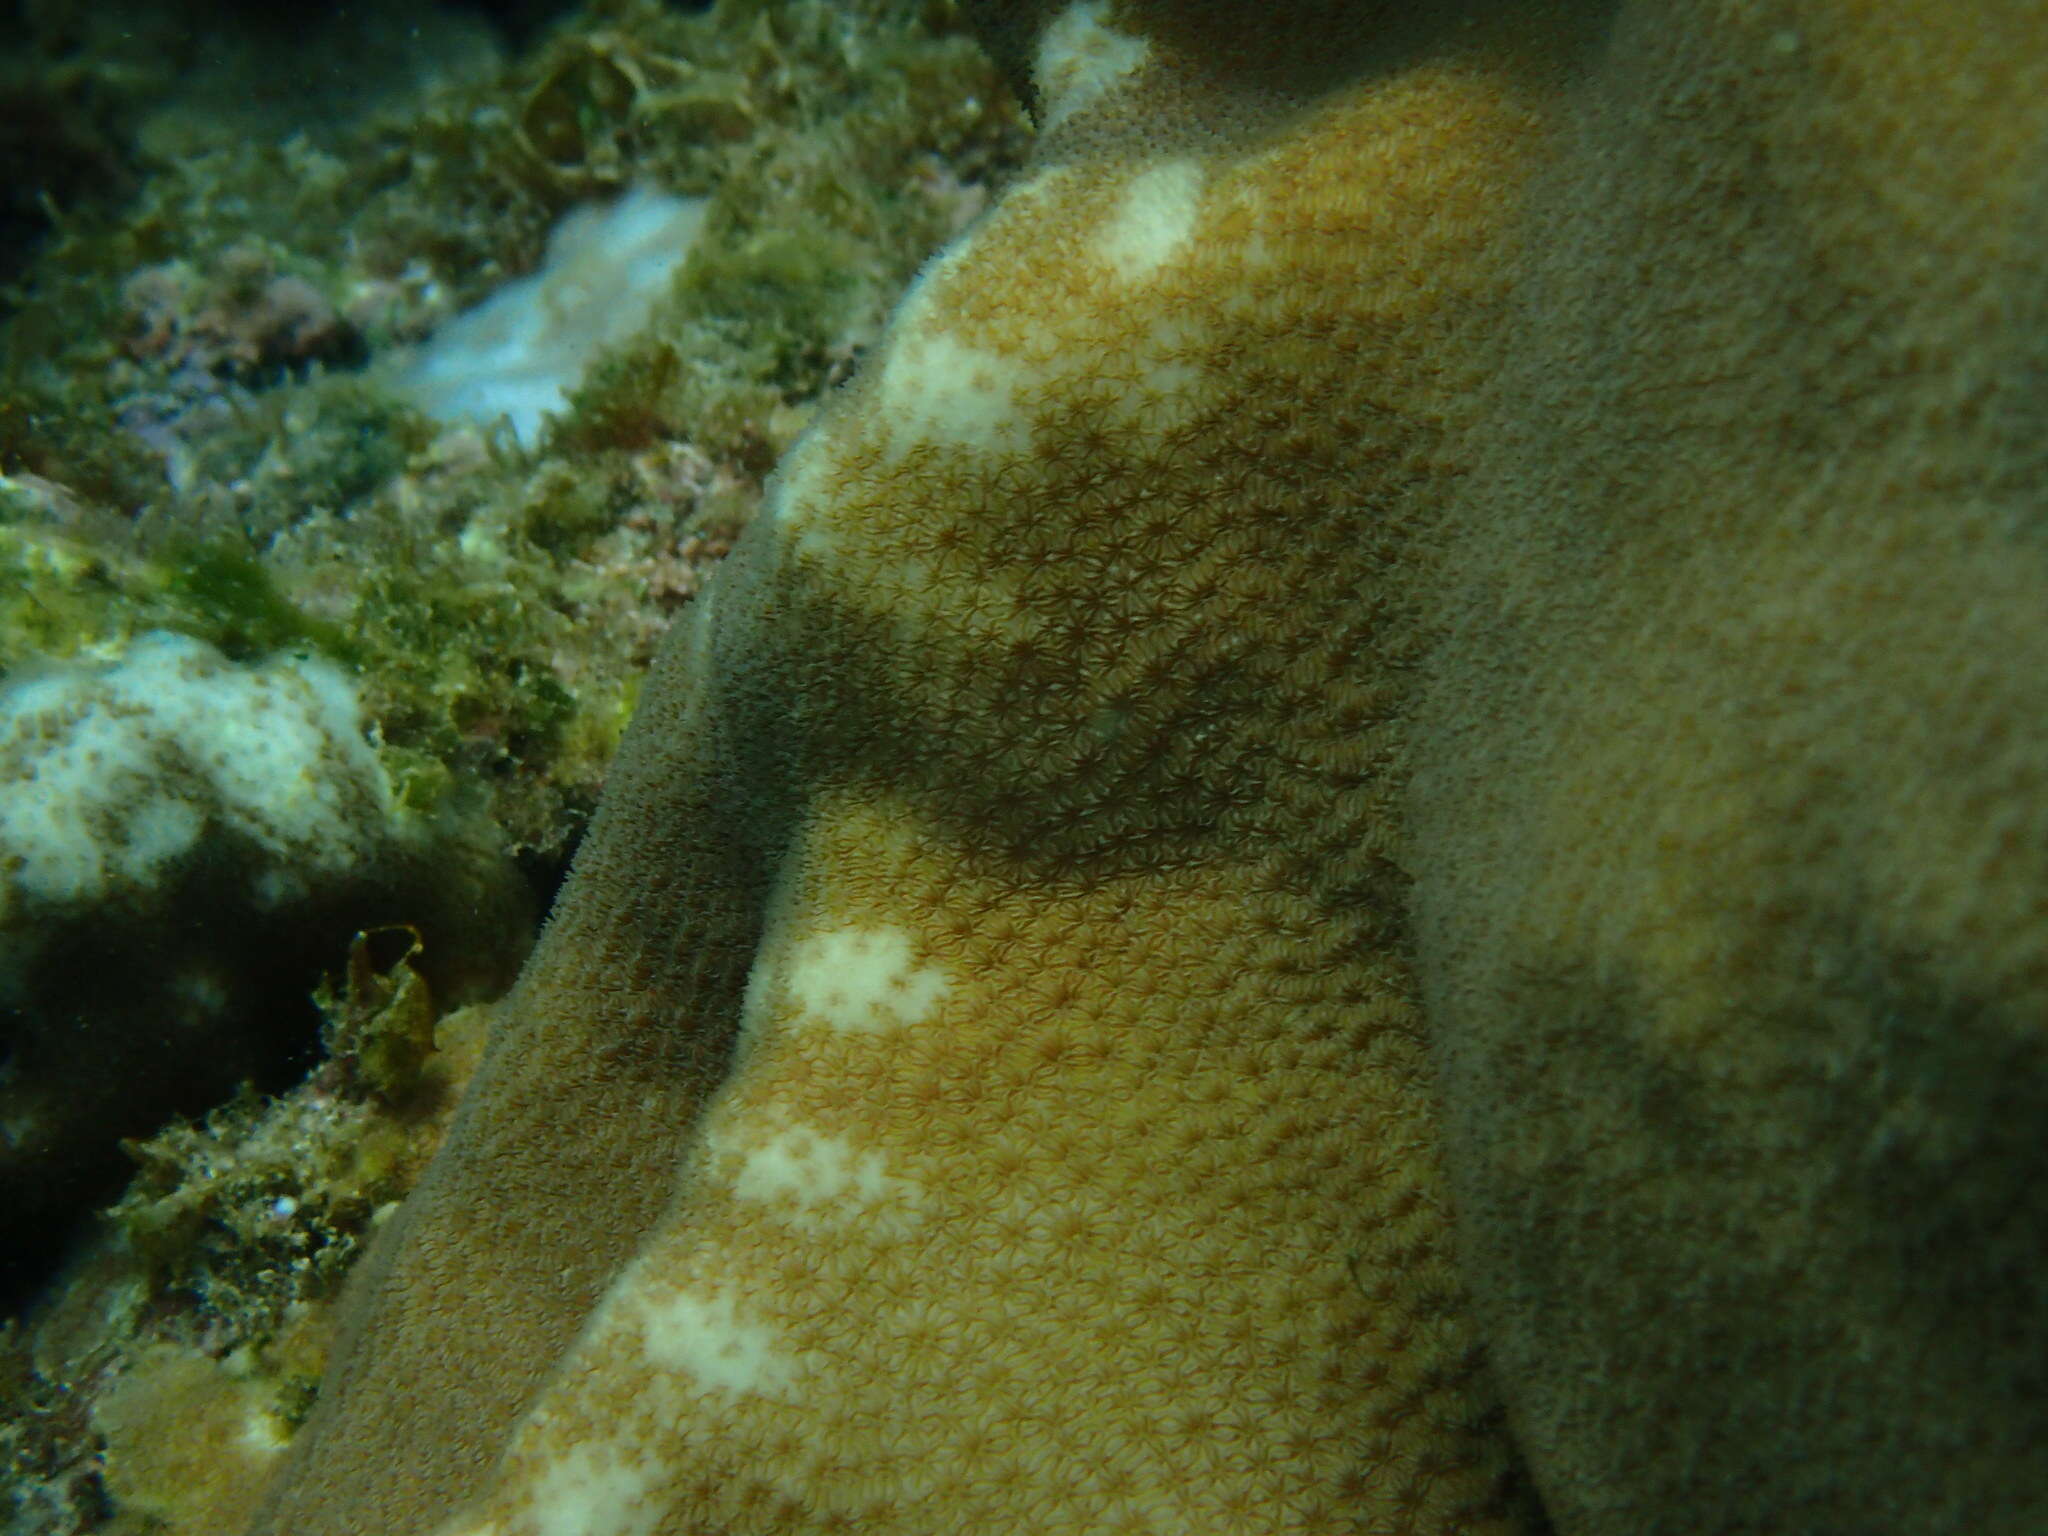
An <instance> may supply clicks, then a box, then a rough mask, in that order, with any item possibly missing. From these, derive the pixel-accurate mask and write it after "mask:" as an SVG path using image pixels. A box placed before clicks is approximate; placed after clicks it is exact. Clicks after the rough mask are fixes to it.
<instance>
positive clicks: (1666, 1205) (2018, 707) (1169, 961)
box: [256, 0, 2048, 1536]
mask: <svg viewBox="0 0 2048 1536" xmlns="http://www.w3.org/2000/svg"><path fill="white" fill-rule="evenodd" d="M1004 9H1005V10H1006V12H1008V14H1006V15H1005V16H1004V17H1002V18H999V20H1000V21H1001V22H1002V23H1003V24H1002V25H999V26H998V27H997V28H996V41H997V44H998V46H1008V47H1009V48H1010V49H1011V50H1012V51H1013V52H1014V53H1017V54H1019V55H1020V56H1023V57H1026V58H1027V60H1028V64H1029V67H1030V70H1031V73H1032V76H1033V78H1034V80H1035V89H1036V93H1037V94H1036V109H1037V113H1038V116H1039V120H1040V122H1041V125H1042V127H1043V129H1044V135H1043V139H1042V142H1041V147H1040V151H1039V157H1038V160H1037V162H1036V165H1035V167H1034V169H1033V170H1032V172H1031V173H1030V174H1028V175H1027V176H1026V177H1024V178H1023V179H1021V180H1020V181H1019V182H1018V183H1017V184H1015V185H1014V186H1013V187H1012V188H1011V189H1010V190H1009V191H1008V193H1007V194H1006V195H1005V196H1004V197H1003V198H1002V200H1001V201H1000V202H999V203H998V204H997V206H996V207H995V208H994V209H993V210H992V211H991V212H990V214H989V215H988V216H987V217H986V218H985V219H983V220H982V221H981V222H980V223H979V224H978V225H977V226H976V227H975V228H973V229H972V230H971V231H970V232H969V233H968V234H967V235H966V236H964V237H963V238H962V239H961V240H960V241H959V242H958V243H957V244H956V245H955V246H954V247H953V248H952V249H951V250H949V251H948V252H947V253H946V254H945V255H944V256H942V257H941V258H940V259H938V260H937V261H935V262H934V263H933V264H932V265H931V266H930V267H929V268H928V269H927V270H926V271H925V272H924V274H923V275H922V276H921V278H920V279H919V281H918V283H917V284H916V286H915V288H914V289H913V290H912V292H911V293H910V295H909V296H908V297H907V298H906V299H905V300H904V302H903V304H902V306H901V308H900V309H899V311H898V313H897V315H896V317H895V320H894V322H893V325H892V327H891V329H890V332H889V335H888V337H887V339H886V342H885V344H884V345H883V346H882V347H881V349H880V350H879V352H878V354H877V355H875V356H873V357H871V358H870V359H869V360H868V361H867V363H866V365H865V367H864V369H863V371H862V373H861V375H860V377H859V379H858V380H857V381H856V382H855V384H854V385H853V386H852V387H850V388H849V389H848V390H847V391H846V392H845V393H844V395H843V396H842V397H841V398H840V399H838V400H837V401H836V402H835V404H834V405H833V406H832V407H831V408H830V409H829V410H828V411H827V412H826V413H825V415H824V417H823V418H822V420H821V421H820V422H819V424H818V425H817V426H816V427H815V428H814V429H813V430H812V431H811V432H810V433H809V434H808V435H807V436H806V437H805V438H804V439H803V441H802V442H801V443H800V444H799V445H798V446H797V447H796V448H795V450H794V451H793V452H792V453H791V454H790V456H789V457H788V458H787V459H786V461H785V462H784V464H783V465H782V467H781V469H780V471H779V473H778V477H777V480H776V482H775V485H774V487H773V489H772V491H771V494H770V497H769V501H768V505H767V507H766V509H765V511H764V513H763V515H762V516H761V517H760V519H759V520H758V521H757V522H756V523H755V524H754V525H753V526H752V527H751V528H750V530H749V531H748V533H747V534H746V536H745V538H744V540H743V541H742V544H741V546H740V548H739V549H738V551H737V552H736V553H735V554H734V555H733V557H732V559H731V561H730V563H729V564H728V565H727V566H726V567H725V568H724V569H722V570H721V571H720V573H719V574H718V576H717V578H716V579H715V581H713V582H712V583H711V584H710V585H709V586H708V587H707V589H706V591H705V593H704V594H703V596H702V597H701V598H700V599H698V601H697V602H696V603H695V605H694V607H693V609H692V611H691V613H690V615H689V616H688V617H687V618H686V619H685V620H684V621H683V622H681V623H679V625H678V626H677V629H676V631H675V638H674V640H673V642H672V644H671V645H670V648H669V650H668V652H667V654H666V659H665V660H664V662H663V663H662V665H661V667H660V669H659V671H658V673H657V675H656V677H655V679H654V681H653V682H652V683H651V684H650V686H649V688H648V691H647V694H646V697H645V700H644V702H643V705H642V708H641V711H640V715H639V717H638V719H637V721H636V723H635V726H634V730H633V733H632V736H631V738H630V740H629V742H628V744H627V746H626V748H625V751H624V753H623V756H622V758H621V761H620V763H619V765H618V767H617V768H616V770H615V772H614V774H613V776H612V779H611V781H610V783H609V785H608V789H607V801H606V805H605V809H604V811H603V813H602V815H601V816H600V818H599V821H598V824H597V826H596V827H595V828H594V829H593V831H592V834H591V836H590V838H589V840H588V842H587V843H586V845H585V847H584V849H583V852H582V854H581V856H580V859H579V863H578V867H577V871H576V874H575V877H574V879H573V881H572V884H571V886H570V888H569V890H568V891H567V892H566V894H565V895H564V897H563V899H562V901H561V903H560V906H559V907H558V910H557V912H556V915H555V918H554V920H553V923H552V926H551V928H550V929H549V932H548V934H547V936H546V938H545V940H544V941H543V943H542V946H541V948H540V949H539V951H538V952H537V953H536V956H535V958H534V960H533V961H532V963H531V964H530V965H529V967H528V969H527V972H526V974H525V976H524V978H523V979H522V981H521V983H520V985H519V987H518V988H517V990H516V991H515V993H514V994H513V995H512V997H511V998H510V999H509V1000H508V1001H507V1003H506V1004H505V1005H504V1006H503V1008H502V1011H501V1013H500V1016H499V1018H498V1020H497V1023H496V1025H495V1032H494V1036H493V1039H492V1042H491V1045H490V1048H489V1053H488V1056H487V1059H486V1061H485V1063H484V1065H483V1067H482V1068H481V1069H480V1072H479V1075H478V1077H477V1079H476V1081H475V1083H474V1085H473V1087H472V1088H471V1089H470V1091H469V1094H468V1096H467V1097H466V1099H465V1101H464V1103H463V1105H462V1108H461V1110H460V1112H459V1117H458V1120H457V1123H456V1125H455V1127H454V1129H453V1131H452V1133H451V1135H450V1138H449V1141H448V1143H447V1145H446V1147H445V1148H444V1150H443V1152H442V1153H441V1155H440V1157H439V1159H438V1161H437V1162H436V1164H435V1166H434V1168H433V1169H432V1170H431V1171H430V1173H429V1174H428V1176H427V1178H426V1181H425V1182H424V1184H423V1185H422V1186H421V1188H420V1189H419V1190H418V1192H417V1193H416V1194H414V1195H413V1196H412V1198H411V1199H410V1200H409V1201H408V1202H407V1203H406V1205H405V1207H404V1209H403V1210H402V1211H401V1212H400V1213H399V1214H398V1215H397V1216H396V1217H395V1218H394V1219H393V1220H392V1221H391V1222H390V1223H388V1224H387V1226H386V1227H385V1229H384V1231H383V1232H382V1234H381V1236H380V1239H379V1243H378V1246H377V1248H376V1250H375V1252H374V1253H373V1254H372V1255H371V1257H370V1259H369V1260H368V1261H367V1272H366V1273H365V1274H364V1275H363V1276H362V1277H361V1278H360V1280H359V1284H358V1289H357V1291H356V1293H355V1296H354V1299H353V1302H352V1304H351V1311H350V1315H349V1318H348V1321H347V1323H346V1325H345V1327H344V1333H343V1338H342V1341H341V1344H340V1347H339V1354H338V1358H337V1361H336V1364H335V1366H334V1368H333V1370H332V1371H331V1372H330V1374H329V1377H328V1380H327V1382H326V1385H325V1387H324V1389H323V1393H322V1398H321V1401H320V1403H319V1405H318V1407H317V1408H316V1410H315V1412H314V1414H313V1417H312V1418H311V1420H310V1421H309V1422H308V1423H307V1425H306V1426H305V1428H304V1430H303V1431H302V1432H301V1435H300V1439H299V1442H298V1444H297V1446H296V1448H295V1451H294V1453H293V1458H292V1461H291V1464H290V1465H289V1467H288V1468H287V1470H286V1472H285V1474H284V1476H283V1478H282V1479H281V1481H280V1483H279V1484H278V1486H277V1487H276V1488H275V1489H274V1490H273V1491H272V1494H271V1496H270V1499H269V1502H268V1504H267V1507H266V1510H265V1512H264V1514H263V1516H262V1517H261V1518H260V1520H259V1522H258V1524H257V1527H256V1529H257V1530H258V1531H260V1532H263V1533H273V1532H274V1533H286V1532H289V1533H294V1536H325V1533H335V1536H339V1533H345V1532H346V1533H359V1532H371V1531H374V1532H378V1533H383V1536H400V1533H427V1532H439V1533H442V1536H543V1533H548V1536H553V1533H566V1532H587V1533H592V1536H596V1533H621V1536H623V1533H640V1536H651V1533H666V1536H682V1533H686V1532H688V1533H700V1532H729V1533H740V1532H747V1533H761V1536H766V1533H771V1532H825V1531H861V1532H868V1533H887V1532H903V1533H909V1532H923V1533H931V1536H942V1533H958V1532H968V1531H973V1532H988V1533H994V1532H1015V1533H1025V1532H1032V1533H1083V1532H1087V1533H1095V1532H1138V1531H1145V1532H1160V1533H1167V1532H1173V1533H1179V1532H1187V1533H1197V1532H1199V1533H1203V1536H1222V1533H1231V1532H1242V1533H1260V1536H1273V1533H1283V1532H1298V1533H1310V1532H1314V1533H1324V1536H1334V1533H1364V1532H1390V1531H1399V1532H1438V1533H1446V1536H1448V1533H1453V1532H1457V1533H1467V1536H1470V1533H1482V1532H1499V1533H1508V1532H1527V1533H1534V1532H1538V1531H1542V1530H1545V1529H1556V1530H1559V1531H1563V1532H1574V1533H1576V1532H1615V1533H1620V1532H1631V1533H1641V1532H1655V1531H1670V1532H1680V1531H1702V1530H1781V1531H1788V1532H1789V1531H1812V1530H1823V1529H1827V1530H1878V1529H1882V1530H1887V1531H1927V1532H1934V1531H1952V1530H1960V1529H1970V1530H1978V1531H1989V1530H1997V1531H2015V1532H2017V1531H2022V1530H2028V1529H2038V1528H2039V1526H2040V1524H2041V1522H2042V1520H2043V1519H2044V1518H2048V1480H2044V1477H2043V1474H2042V1470H2041V1463H2040V1460H2039V1455H2038V1449H2039V1446H2040V1445H2041V1444H2043V1443H2048V1422H2044V1409H2043V1406H2042V1404H2043V1401H2044V1395H2043V1393H2042V1391H2041V1385H2042V1383H2041V1380H2040V1361H2041V1360H2042V1359H2043V1358H2044V1354H2048V1301H2044V1296H2043V1284H2042V1281H2041V1279H2040V1266H2039V1254H2040V1253H2041V1252H2042V1251H2043V1245H2044V1243H2048V1204H2044V1201H2048V1196H2044V1195H2043V1193H2042V1191H2043V1190H2044V1189H2048V1181H2044V1180H2043V1179H2042V1178H2041V1175H2042V1173H2043V1172H2044V1169H2043V1167H2042V1162H2043V1157H2042V1153H2041V1151H2040V1140H2039V1137H2038V1134H2035V1133H2034V1131H2033V1130H2032V1129H2031V1128H2035V1127H2038V1126H2039V1125H2040V1124H2041V1123H2042V1122H2041V1115H2042V1112H2043V1110H2044V1108H2048V1069H2044V1061H2043V1055H2044V1049H2048V1046H2044V1039H2043V1033H2042V1024H2041V1021H2042V1019H2043V1017H2044V1016H2048V1012H2044V1007H2043V1004H2044V1003H2048V938H2044V931H2043V926H2044V918H2043V912H2044V910H2048V879H2044V869H2043V849H2044V847H2048V795H2044V792H2043V785H2042V768H2041V764H2042V761H2043V755H2042V748H2043V745H2044V743H2043V739H2042V726H2041V722H2042V721H2043V720H2044V719H2048V625H2044V623H2043V620H2042V613H2043V611H2044V610H2043V607H2042V604H2041V601H2040V599H2041V594H2042V592H2043V591H2044V578H2048V566H2044V558H2043V557H2044V551H2043V548H2042V543H2041V526H2042V525H2041V518H2040V491H2039V486H2040V476H2039V471H2040V467H2041V466H2040V463H2039V452H2038V446H2037V445H2038V444H2039V443H2040V442H2041V441H2042V440H2043V438H2042V434H2041V432H2040V430H2039V429H2040V427H2041V425H2042V422H2041V410H2042V405H2043V398H2042V393H2041V390H2042V385H2041V380H2042V379H2043V378H2048V370H2044V368H2043V363H2044V362H2048V359H2044V357H2043V356H2042V350H2043V347H2044V341H2043V338H2044V337H2048V326H2043V325H2042V324H2041V323H2040V322H2041V321H2042V320H2043V318H2044V306H2043V300H2044V298H2048V290H2044V284H2043V281H2042V279H2041V276H2040V265H2039V262H2038V259H2037V253H2038V251H2039V249H2040V242H2039V240H2038V238H2037V237H2038V235H2039V234H2040V233H2041V213H2042V208H2043V201H2042V192H2043V185H2044V183H2043V174H2042V173H2043V169H2044V167H2043V164H2042V150H2041V146H2042V145H2043V144H2044V143H2048V132H2044V130H2048V122H2044V117H2048V107H2044V105H2043V103H2044V102H2048V57H2044V55H2048V48H2044V37H2043V31H2044V26H2043V21H2042V18H2041V16H2040V15H2039V12H2038V8H2037V7H2032V6H2026V5H1997V4H1990V3H1984V4H1976V5H1964V6H1952V7H1949V6H1945V7H1936V6H1933V5H1931V4H1920V5H1911V6H1907V7H1905V8H1904V9H1903V10H1902V11H1898V12H1897V13H1896V15H1894V14H1892V13H1887V14H1886V15H1885V16H1882V17H1879V16H1876V15H1874V14H1873V13H1867V12H1863V11H1859V10H1857V9H1856V8H1845V7H1835V6H1826V5H1818V4H1802V3H1793V0H1782V3H1745V4H1736V3H1710V4H1679V3H1676V0H1620V3H1614V4H1605V5H1593V4H1583V5H1581V4H1565V3H1560V4H1556V5H1549V6H1544V5H1512V6H1510V5H1481V4H1472V5H1458V6H1447V7H1440V8H1433V9H1431V10H1430V12H1429V14H1427V15H1424V16H1421V17H1419V18H1418V17H1414V16H1411V15H1409V14H1408V13H1407V12H1406V10H1405V9H1404V8H1393V7H1387V8H1381V7H1374V6H1357V5H1349V4H1346V5H1334V4H1322V5H1319V4H1314V3H1307V4H1292V5H1289V4H1281V5H1275V6H1271V7H1266V8H1263V9H1261V10H1259V11H1258V12H1257V13H1256V16H1254V15H1252V14H1250V13H1248V12H1247V10H1246V9H1245V8H1243V7H1239V6H1236V5H1228V4H1220V3H1199V0H1191V3H1184V4H1171V3H1167V0H1156V3H1139V0H1123V3H1109V4H1103V3H1082V4H1074V5H1069V6H1066V7H1064V8H1055V7H1045V8H1043V9H1044V14H1043V15H1041V16H1039V17H1037V18H1036V19H1037V20H1038V21H1039V22H1041V23H1043V24H1042V25H1040V26H1037V27H1035V28H1026V27H1025V26H1024V21H1023V17H1022V16H1021V13H1019V12H1017V11H1015V10H1014V9H1012V8H1004ZM1397 11H1398V12H1399V13H1398V14H1397ZM1027 32H1028V36H1027Z"/></svg>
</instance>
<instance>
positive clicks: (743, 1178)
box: [706, 1111, 921, 1227]
mask: <svg viewBox="0 0 2048 1536" xmlns="http://www.w3.org/2000/svg"><path fill="white" fill-rule="evenodd" d="M706 1142H707V1145H708V1146H709V1148H710V1151H711V1155H712V1158H713V1160H714V1167H715V1168H716V1169H717V1170H718V1172H719V1173H720V1174H722V1175H723V1176H724V1177H725V1178H726V1179H727V1180H729V1181H730V1183H731V1185H732V1192H733V1194H734V1195H735V1196H736V1197H737V1198H739V1199H741V1200H746V1201H752V1202H755V1203H757V1204H760V1205H765V1206H769V1207H772V1208H773V1209H774V1210H775V1211H776V1212H777V1214H779V1215H780V1216H781V1217H782V1218H783V1219H784V1220H786V1221H790V1222H792V1223H794V1224H796V1225H799V1226H804V1227H815V1226H819V1225H822V1224H825V1223H827V1222H832V1221H845V1220H852V1219H858V1220H860V1221H861V1222H862V1223H864V1224H867V1225H870V1226H872V1225H873V1224H874V1223H876V1222H877V1221H881V1222H885V1223H887V1224H888V1225H890V1226H892V1227H894V1226H902V1225H904V1224H906V1222H907V1220H908V1218H909V1217H910V1215H911V1213H912V1211H913V1210H914V1208H915V1205H916V1203H917V1200H918V1197H919V1195H920V1194H921V1191H920V1189H919V1187H918V1185H917V1184H916V1182H915V1181H913V1180H910V1179H903V1178H898V1177H896V1176H895V1175H894V1174H892V1173H890V1172H889V1169H888V1165H887V1163H886V1162H885V1161H884V1160H883V1158H882V1156H881V1154H880V1153H878V1152H875V1151H871V1150H866V1149H863V1148H860V1147H857V1146H855V1145H854V1144H853V1143H852V1142H851V1141H848V1140H847V1139H846V1138H845V1137H842V1136H834V1135H830V1134H828V1133H827V1132H824V1131H821V1130H818V1129H816V1128H814V1127H811V1126H806V1125H801V1124H798V1123H795V1122H794V1121H790V1120H788V1119H786V1118H783V1117H780V1116H777V1115H775V1114H774V1112H773V1111H767V1112H755V1113H753V1114H749V1115H745V1116H743V1117H738V1118H736V1119H735V1121H734V1122H733V1123H731V1124H721V1125H714V1126H713V1127H712V1128H711V1130H710V1131H709V1133H708V1135H707V1137H706Z"/></svg>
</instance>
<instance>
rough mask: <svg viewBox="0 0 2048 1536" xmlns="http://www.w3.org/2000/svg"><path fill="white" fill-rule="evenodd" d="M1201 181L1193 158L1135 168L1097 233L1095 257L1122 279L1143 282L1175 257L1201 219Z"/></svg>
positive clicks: (1182, 249)
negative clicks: (1140, 169) (1115, 204)
mask: <svg viewBox="0 0 2048 1536" xmlns="http://www.w3.org/2000/svg"><path fill="white" fill-rule="evenodd" d="M1202 182H1203V176H1202V168H1201V166H1200V165H1198V164H1197V163H1196V162H1195V161H1193V160H1164V161H1161V162H1160V163H1159V164H1157V165H1151V166H1147V167H1146V168H1145V169H1144V170H1142V171H1139V172H1138V173H1137V174H1136V175H1135V176H1133V177H1132V178H1131V179H1130V182H1129V183H1128V184H1127V185H1126V186H1125V188H1124V192H1123V196H1122V198H1121V199H1119V201H1118V203H1117V206H1116V208H1115V209H1114V210H1113V211H1112V212H1111V214H1110V216H1109V218H1108V219H1106V220H1105V221H1104V222H1103V224H1102V226H1101V227H1100V228H1098V229H1097V230H1096V232H1095V241H1094V245H1095V255H1096V257H1097V259H1098V260H1100V261H1101V262H1102V264H1103V265H1104V266H1106V267H1108V268H1109V270H1110V272H1111V273H1112V274H1114V275H1115V276H1116V278H1117V279H1118V280H1119V281H1121V282H1124V283H1140V282H1143V281H1144V280H1145V279H1147V278H1149V277H1151V276H1153V275H1154V274H1155V273H1157V272H1158V271H1159V270H1160V269H1161V268H1163V267H1165V266H1166V265H1167V264H1168V263H1169V262H1172V261H1174V260H1177V259H1178V258H1179V257H1180V256H1182V255H1183V254H1184V253H1185V252H1186V251H1187V249H1188V245H1189V242H1190V241H1191V240H1192V239H1193V238H1194V233H1195V226H1196V225H1197V224H1198V223H1200V221H1201V215H1202Z"/></svg>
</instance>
